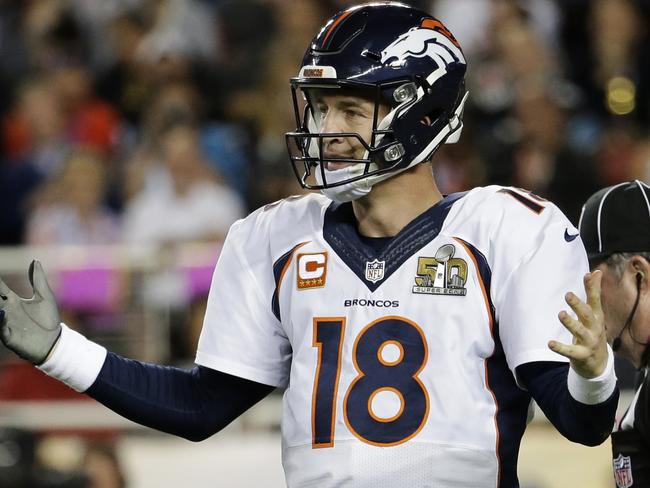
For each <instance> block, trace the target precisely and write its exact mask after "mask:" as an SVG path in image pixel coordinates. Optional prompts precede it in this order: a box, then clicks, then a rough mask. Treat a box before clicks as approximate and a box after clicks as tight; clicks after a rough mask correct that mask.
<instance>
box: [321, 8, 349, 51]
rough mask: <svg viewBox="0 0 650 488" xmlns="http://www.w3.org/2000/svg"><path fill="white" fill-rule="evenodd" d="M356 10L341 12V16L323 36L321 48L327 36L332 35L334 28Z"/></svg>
mask: <svg viewBox="0 0 650 488" xmlns="http://www.w3.org/2000/svg"><path fill="white" fill-rule="evenodd" d="M354 10H356V9H350V10H348V11H346V12H343V13H342V14H341V16H340V17H339V18H338V19H336V20H335V21H334V23H332V25H331V26H330V28H329V29H328V30H327V33H326V34H325V38H324V39H323V43H322V44H321V46H320V47H321V48H324V47H325V43H326V42H327V39H328V38H329V36H331V35H332V34H333V33H334V30H335V29H336V26H338V25H339V24H340V23H341V22H342V21H343V20H344V19H345V18H346V17H347V16H348V15H350V14H351V13H352V12H354Z"/></svg>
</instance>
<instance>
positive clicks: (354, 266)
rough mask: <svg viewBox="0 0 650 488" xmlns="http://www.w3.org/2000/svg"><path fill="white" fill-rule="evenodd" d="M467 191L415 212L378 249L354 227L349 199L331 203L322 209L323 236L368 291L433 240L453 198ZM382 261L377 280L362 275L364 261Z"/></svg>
mask: <svg viewBox="0 0 650 488" xmlns="http://www.w3.org/2000/svg"><path fill="white" fill-rule="evenodd" d="M466 193H467V192H462V193H452V194H450V195H447V196H446V197H445V198H443V199H442V200H440V201H439V202H438V203H436V204H435V205H433V206H432V207H431V208H429V209H428V210H426V211H425V212H423V213H422V214H420V215H418V216H417V217H416V218H415V219H413V220H412V221H411V222H409V223H408V224H407V225H406V227H404V228H403V229H402V230H401V231H400V232H399V233H398V234H397V235H396V236H394V237H392V238H390V240H389V241H388V243H387V244H386V245H385V246H383V248H382V249H381V250H379V251H376V250H375V249H373V248H372V247H371V246H370V245H368V244H366V243H364V242H363V241H362V239H361V237H360V236H359V233H358V231H357V221H356V219H355V217H354V211H353V210H352V204H351V203H340V204H339V203H335V202H332V204H331V205H330V206H329V207H328V208H327V210H326V211H325V221H324V225H323V236H324V237H325V240H326V241H327V243H328V244H329V245H330V246H331V247H332V249H333V250H334V252H335V253H336V254H337V256H338V257H339V258H341V260H342V261H343V262H344V263H345V264H346V265H347V266H348V268H350V270H351V271H353V272H354V273H355V274H356V275H357V276H358V277H359V279H360V280H361V281H363V283H364V284H365V285H366V286H367V287H368V289H369V290H370V291H371V292H372V291H375V290H376V289H377V288H379V286H381V284H382V283H384V282H385V281H386V280H387V279H388V277H389V276H390V275H391V274H393V273H394V272H395V271H396V270H397V269H399V267H400V266H401V265H402V264H404V262H405V261H406V260H407V259H409V258H410V257H411V256H412V255H413V254H415V253H416V252H418V251H419V250H420V249H422V248H423V247H424V246H426V245H427V244H428V243H429V242H431V240H433V239H434V238H435V237H436V236H437V235H438V234H439V233H440V229H442V225H443V223H444V221H445V219H446V218H447V215H448V214H449V211H450V210H451V207H452V206H453V205H454V203H455V202H456V201H458V200H459V199H461V198H462V197H463V196H465V194H466ZM375 260H377V261H379V262H380V263H381V262H383V266H384V273H383V278H382V279H381V280H379V281H377V282H374V283H373V282H372V281H370V280H368V279H366V265H367V263H371V262H373V261H375Z"/></svg>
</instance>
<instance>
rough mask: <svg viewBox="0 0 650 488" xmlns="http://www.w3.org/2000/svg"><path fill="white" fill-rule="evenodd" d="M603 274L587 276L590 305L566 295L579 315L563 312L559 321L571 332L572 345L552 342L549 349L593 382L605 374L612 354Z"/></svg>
mask: <svg viewBox="0 0 650 488" xmlns="http://www.w3.org/2000/svg"><path fill="white" fill-rule="evenodd" d="M601 279H602V273H601V272H600V271H594V272H593V273H587V274H586V275H585V277H584V285H585V292H586V294H587V302H586V303H585V302H583V301H582V300H580V298H579V297H578V296H577V295H576V294H575V293H573V292H568V293H567V294H566V302H567V303H568V304H569V306H570V307H571V309H572V310H573V311H574V312H575V313H576V315H577V318H573V317H572V316H571V315H569V314H568V313H567V312H566V311H565V310H562V311H561V312H560V313H559V315H558V318H559V319H560V322H562V324H563V325H564V327H566V328H567V330H568V331H569V332H571V334H572V336H573V343H572V344H563V343H561V342H558V341H549V344H548V347H549V348H550V349H551V350H552V351H555V352H556V353H558V354H561V355H562V356H564V357H566V358H568V359H569V360H570V361H571V368H572V370H573V371H575V372H576V373H577V374H579V375H580V376H581V377H582V378H585V379H593V378H596V377H598V376H601V375H602V374H603V373H604V372H605V368H606V366H607V360H608V357H609V355H610V354H611V353H608V349H607V336H606V334H605V325H604V321H603V309H602V307H601V304H600V281H601Z"/></svg>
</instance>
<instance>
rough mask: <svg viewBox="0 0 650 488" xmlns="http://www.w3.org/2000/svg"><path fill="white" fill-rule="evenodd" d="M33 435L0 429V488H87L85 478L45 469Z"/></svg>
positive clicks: (26, 432) (35, 437)
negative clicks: (37, 454)
mask: <svg viewBox="0 0 650 488" xmlns="http://www.w3.org/2000/svg"><path fill="white" fill-rule="evenodd" d="M38 443H39V439H38V437H37V436H36V435H35V434H33V433H32V432H28V431H25V430H19V429H13V428H0V488H86V487H88V484H87V481H86V478H85V477H83V476H82V475H79V474H76V473H70V472H63V471H58V470H54V469H51V468H49V467H47V466H44V465H43V464H42V463H41V462H40V461H39V459H38V457H37V456H36V450H37V446H38Z"/></svg>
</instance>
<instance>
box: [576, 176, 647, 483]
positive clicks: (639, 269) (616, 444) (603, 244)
mask: <svg viewBox="0 0 650 488" xmlns="http://www.w3.org/2000/svg"><path fill="white" fill-rule="evenodd" d="M579 227H580V236H581V238H582V240H583V242H584V244H585V248H586V249H587V255H588V256H589V263H590V268H591V269H592V271H593V270H600V271H601V272H602V280H601V303H602V309H603V316H604V320H605V327H606V330H607V340H608V342H609V343H610V344H611V345H612V349H613V350H614V352H616V354H617V355H618V356H619V357H623V358H625V359H627V360H629V361H630V362H631V363H632V364H633V365H634V366H635V367H636V368H637V369H638V370H639V381H638V386H637V390H636V393H635V395H634V399H633V400H632V403H631V404H630V406H629V407H628V409H627V411H626V413H625V415H624V416H623V418H622V419H621V420H620V422H619V423H618V424H617V425H616V427H615V431H614V433H613V434H612V451H613V465H614V479H615V480H616V485H617V486H618V487H619V488H628V487H633V488H637V487H646V488H650V373H649V369H650V368H649V367H648V362H649V360H650V347H648V346H650V187H649V186H648V185H646V184H645V183H643V182H641V181H638V180H635V181H631V182H626V183H621V184H619V185H614V186H610V187H608V188H603V189H602V190H600V191H598V192H596V193H595V194H594V195H592V196H591V197H590V198H589V199H588V200H587V202H586V203H585V205H584V207H583V209H582V215H581V217H580V224H579Z"/></svg>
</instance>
